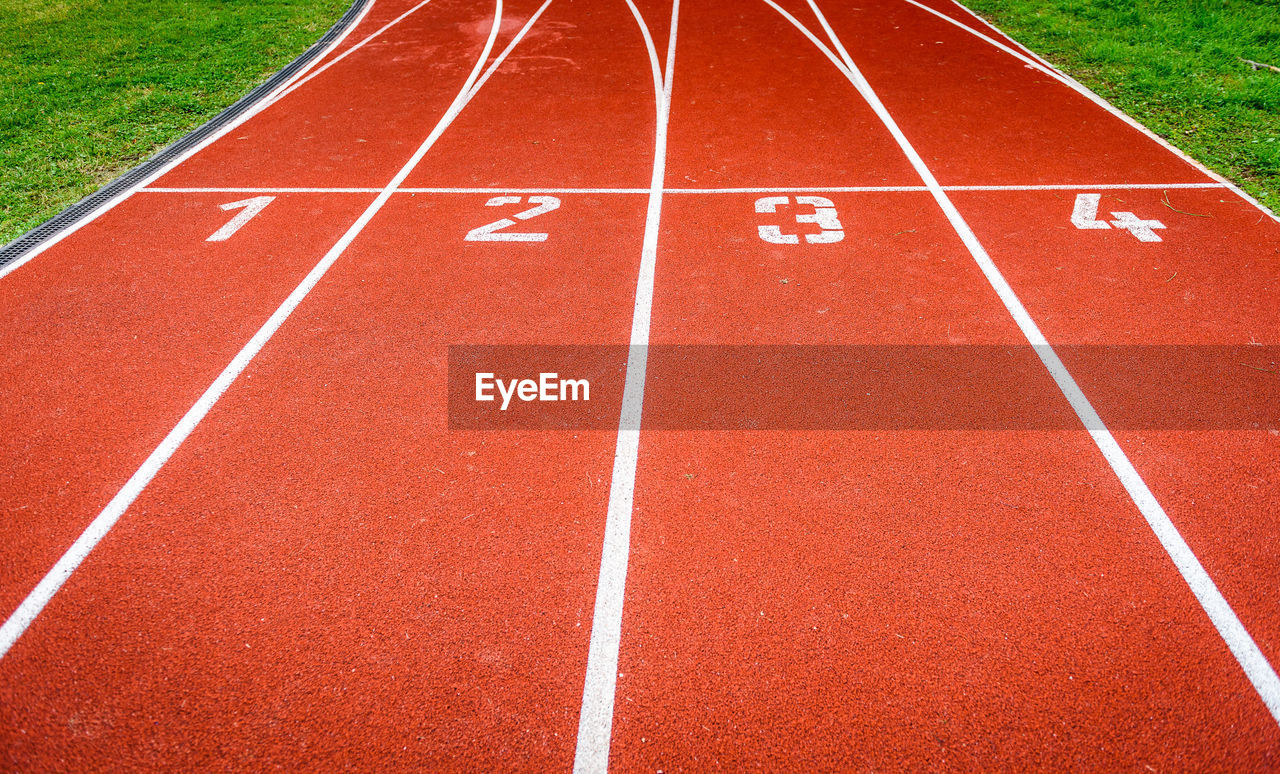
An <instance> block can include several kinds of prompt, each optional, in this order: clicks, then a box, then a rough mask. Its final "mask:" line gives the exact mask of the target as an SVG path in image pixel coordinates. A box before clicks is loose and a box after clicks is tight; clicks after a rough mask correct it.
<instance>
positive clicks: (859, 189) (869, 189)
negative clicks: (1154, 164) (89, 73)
mask: <svg viewBox="0 0 1280 774" xmlns="http://www.w3.org/2000/svg"><path fill="white" fill-rule="evenodd" d="M1226 187H1227V186H1226V185H1225V184H1223V183H1062V184H1047V185H944V186H942V190H944V191H1077V190H1078V191H1092V190H1139V189H1152V190H1165V189H1188V188H1226ZM381 190H382V189H381V188H143V189H141V190H140V191H138V193H378V192H379V191H381ZM928 190H929V187H928V186H924V185H850V186H810V187H808V188H804V187H800V186H791V187H782V188H664V189H663V193H664V194H734V193H807V192H812V193H919V192H923V191H928ZM396 193H397V194H406V193H429V194H539V193H546V194H648V193H650V189H648V188H397V189H396Z"/></svg>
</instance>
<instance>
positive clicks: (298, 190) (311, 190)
mask: <svg viewBox="0 0 1280 774" xmlns="http://www.w3.org/2000/svg"><path fill="white" fill-rule="evenodd" d="M398 190H400V191H403V190H405V189H403V188H401V189H398ZM138 193H184V194H185V193H373V194H376V193H382V189H381V188H268V187H264V188H217V187H213V188H140V189H138Z"/></svg>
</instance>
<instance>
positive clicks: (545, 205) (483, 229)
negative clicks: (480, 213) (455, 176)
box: [466, 196, 560, 242]
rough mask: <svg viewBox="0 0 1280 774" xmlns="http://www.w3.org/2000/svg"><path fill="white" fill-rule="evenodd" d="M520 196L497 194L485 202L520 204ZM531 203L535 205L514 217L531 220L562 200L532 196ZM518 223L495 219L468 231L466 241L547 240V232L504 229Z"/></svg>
mask: <svg viewBox="0 0 1280 774" xmlns="http://www.w3.org/2000/svg"><path fill="white" fill-rule="evenodd" d="M519 203H520V197H519V196H495V197H493V198H492V199H490V200H489V201H487V202H485V203H484V206H486V207H501V206H503V205H504V204H519ZM529 203H530V204H532V205H534V206H533V207H530V208H529V209H527V210H524V211H523V212H517V213H516V214H515V215H514V216H513V217H515V219H516V220H529V219H530V218H536V217H538V216H539V215H545V214H547V213H548V212H551V211H552V210H555V209H559V208H560V200H559V199H557V198H556V197H554V196H530V197H529ZM515 224H516V221H515V220H512V219H511V218H503V219H502V220H495V221H494V222H492V223H486V224H484V225H483V226H479V227H477V228H473V229H471V230H470V231H468V232H467V236H466V241H468V242H545V241H547V235H546V234H540V233H531V232H522V231H504V230H503V229H506V228H509V227H510V226H514V225H515Z"/></svg>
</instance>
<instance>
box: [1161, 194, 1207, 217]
mask: <svg viewBox="0 0 1280 774" xmlns="http://www.w3.org/2000/svg"><path fill="white" fill-rule="evenodd" d="M1160 203H1161V204H1163V205H1164V206H1166V207H1168V208H1169V209H1171V210H1173V211H1174V212H1181V213H1182V214H1183V215H1190V216H1192V217H1193V218H1210V217H1213V216H1212V215H1201V214H1199V213H1195V212H1187V211H1186V210H1180V209H1178V208H1177V207H1174V206H1173V205H1172V204H1170V203H1169V192H1168V191H1164V196H1163V197H1162V198H1161V199H1160Z"/></svg>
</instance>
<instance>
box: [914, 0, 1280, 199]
mask: <svg viewBox="0 0 1280 774" xmlns="http://www.w3.org/2000/svg"><path fill="white" fill-rule="evenodd" d="M904 2H907V3H910V4H911V5H914V6H916V7H917V8H922V9H924V10H925V11H928V12H929V13H931V14H933V15H935V16H937V17H939V18H941V19H943V20H945V21H946V22H947V23H949V24H954V25H955V26H957V27H959V28H960V29H962V30H965V31H966V32H968V33H969V34H971V35H974V36H976V37H978V38H980V39H982V40H985V41H986V42H988V43H990V44H991V45H993V46H995V47H996V48H998V49H1000V50H1001V51H1004V52H1006V53H1008V54H1011V55H1012V56H1014V57H1017V58H1018V59H1019V60H1021V61H1023V62H1025V63H1027V64H1028V65H1029V66H1032V67H1035V68H1036V69H1037V70H1040V71H1041V72H1044V73H1046V74H1047V75H1050V76H1051V77H1053V78H1054V79H1055V80H1057V81H1059V82H1060V83H1062V84H1063V85H1064V86H1066V87H1067V88H1069V89H1071V90H1072V91H1074V92H1076V93H1078V94H1080V95H1081V96H1083V97H1084V98H1085V99H1087V100H1089V101H1090V102H1093V103H1094V104H1095V105H1097V106H1098V107H1101V108H1102V109H1103V110H1106V111H1107V112H1108V113H1110V114H1111V115H1113V116H1115V117H1116V118H1119V119H1120V120H1121V121H1124V122H1125V123H1126V124H1128V125H1129V126H1131V127H1133V128H1134V129H1137V130H1138V131H1139V132H1142V133H1143V134H1144V135H1146V137H1147V138H1149V139H1151V140H1154V141H1155V142H1156V143H1157V144H1159V145H1160V147H1162V148H1164V149H1165V150H1167V151H1169V152H1170V153H1172V154H1173V155H1175V156H1177V157H1178V158H1180V159H1182V160H1183V161H1185V162H1187V163H1188V164H1190V165H1191V166H1193V167H1195V168H1196V169H1197V170H1199V171H1200V172H1202V173H1204V174H1205V175H1208V176H1209V177H1210V178H1212V179H1213V180H1215V181H1217V182H1218V183H1220V184H1221V185H1222V186H1223V187H1226V188H1230V189H1231V191H1232V192H1233V193H1235V194H1236V195H1237V196H1239V197H1240V198H1242V199H1244V200H1245V201H1246V202H1248V203H1250V204H1252V205H1253V206H1254V207H1257V208H1258V209H1259V210H1262V212H1263V213H1264V214H1266V215H1267V216H1269V217H1270V218H1271V219H1272V220H1274V221H1277V222H1280V216H1278V215H1277V214H1276V213H1274V212H1272V211H1271V210H1269V209H1268V208H1266V207H1265V206H1263V204H1262V202H1260V201H1258V200H1257V199H1255V198H1253V197H1252V196H1250V195H1249V194H1248V193H1247V192H1246V191H1244V190H1243V189H1242V188H1240V186H1238V185H1236V184H1235V183H1233V182H1231V181H1230V180H1228V179H1227V178H1225V177H1223V176H1222V175H1220V174H1218V173H1217V172H1214V171H1213V170H1212V169H1209V168H1208V167H1206V166H1205V165H1204V164H1201V163H1200V162H1199V161H1196V160H1195V159H1193V158H1191V157H1190V156H1188V155H1187V154H1186V153H1184V152H1183V151H1182V150H1181V149H1179V148H1177V147H1176V146H1174V145H1173V144H1172V143H1171V142H1169V141H1168V140H1166V139H1165V138H1163V137H1161V136H1160V135H1158V134H1156V133H1155V132H1153V131H1151V130H1150V129H1148V128H1147V127H1145V126H1143V125H1142V124H1141V123H1139V122H1137V121H1135V120H1134V119H1133V118H1131V117H1130V116H1129V115H1128V114H1126V113H1124V112H1123V111H1121V110H1120V109H1119V108H1117V107H1116V106H1115V105H1112V104H1111V103H1110V102H1108V101H1106V100H1105V99H1103V98H1102V97H1100V96H1098V95H1097V94H1096V93H1094V91H1093V90H1092V89H1090V88H1089V87H1087V86H1085V85H1084V84H1082V83H1080V82H1079V81H1077V80H1076V79H1075V78H1072V77H1071V76H1070V75H1067V74H1066V73H1064V72H1062V71H1061V70H1059V69H1058V68H1056V67H1054V66H1053V65H1052V64H1050V63H1049V62H1048V61H1046V60H1045V59H1044V58H1043V57H1041V56H1040V55H1038V54H1036V53H1034V52H1032V51H1031V50H1030V49H1028V48H1027V47H1026V46H1023V45H1022V44H1021V43H1019V44H1018V46H1019V47H1020V48H1022V49H1023V50H1025V51H1027V53H1028V54H1030V56H1031V57H1034V59H1032V58H1029V57H1028V56H1025V55H1023V54H1022V53H1020V52H1018V51H1015V50H1013V49H1012V48H1010V47H1009V46H1006V45H1005V44H1003V43H1001V42H1000V41H998V40H995V39H994V38H992V37H990V36H989V35H984V34H983V33H981V32H979V31H977V30H975V29H974V28H972V27H970V26H968V25H966V24H963V23H962V22H960V21H957V20H956V19H953V18H951V17H950V16H947V15H946V14H944V13H941V12H940V11H937V10H934V9H933V8H930V7H928V6H926V5H922V4H921V3H919V2H916V0H904ZM952 2H954V3H955V4H956V6H957V7H959V8H961V9H963V10H964V11H965V12H966V13H968V14H969V15H970V16H972V17H973V18H975V19H977V20H978V21H980V22H982V23H983V24H985V25H986V26H987V27H990V28H991V29H992V30H994V31H995V32H996V33H997V34H999V35H1003V36H1004V37H1006V38H1009V39H1010V40H1013V38H1011V37H1010V36H1009V35H1007V34H1005V33H1004V32H1003V31H1001V30H1000V29H999V28H997V27H996V26H995V25H994V24H992V23H991V22H989V21H987V20H986V19H984V18H982V17H981V16H979V15H978V14H976V13H974V12H973V11H971V10H970V9H969V8H968V7H967V6H965V5H964V4H962V3H961V2H959V0H952Z"/></svg>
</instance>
